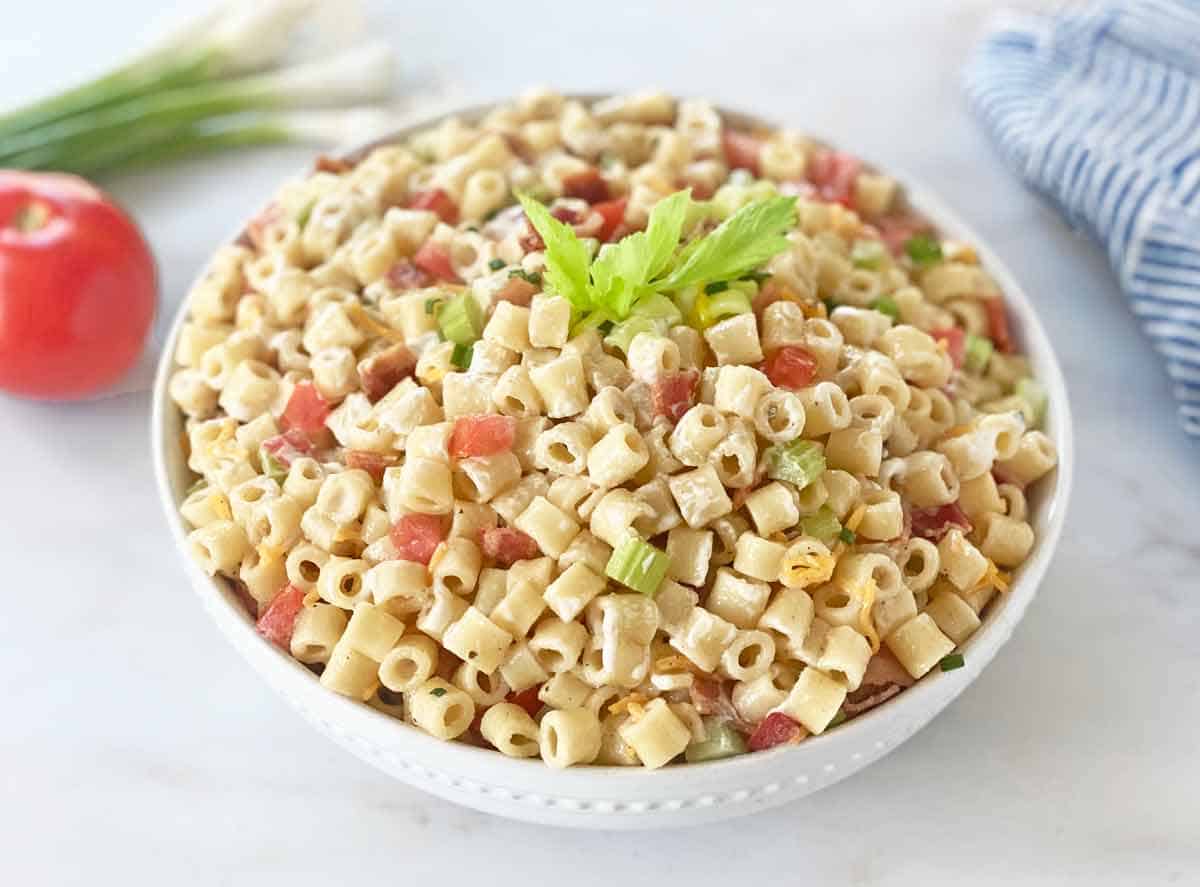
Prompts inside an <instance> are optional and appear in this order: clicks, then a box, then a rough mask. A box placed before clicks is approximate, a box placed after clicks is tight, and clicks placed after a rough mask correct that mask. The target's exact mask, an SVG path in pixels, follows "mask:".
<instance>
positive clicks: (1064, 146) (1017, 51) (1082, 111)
mask: <svg viewBox="0 0 1200 887" xmlns="http://www.w3.org/2000/svg"><path fill="white" fill-rule="evenodd" d="M966 88H967V94H968V96H969V98H970V102H971V105H972V107H973V108H974V109H975V111H976V112H977V113H978V115H979V116H980V117H981V118H982V120H983V121H984V124H985V125H986V127H987V129H988V130H989V131H990V133H991V134H992V136H993V137H994V138H995V140H996V141H997V143H998V144H999V146H1000V150H1001V152H1002V153H1003V155H1004V157H1005V159H1006V160H1007V161H1008V162H1009V163H1011V164H1012V165H1013V166H1014V167H1016V169H1017V170H1018V171H1019V172H1020V174H1021V176H1022V177H1023V178H1024V180H1025V181H1026V183H1027V184H1029V185H1030V186H1031V187H1033V188H1034V189H1036V190H1037V191H1039V192H1041V193H1042V194H1045V195H1046V196H1047V197H1049V198H1050V199H1051V200H1053V201H1054V202H1055V203H1056V204H1057V205H1058V207H1059V208H1060V209H1061V210H1062V212H1063V214H1064V215H1065V216H1066V218H1067V220H1068V221H1069V222H1070V223H1071V224H1072V225H1074V226H1075V227H1077V228H1081V229H1083V230H1085V231H1087V232H1088V233H1090V234H1091V235H1092V236H1094V237H1095V238H1097V239H1098V240H1099V241H1100V242H1101V243H1102V244H1103V245H1104V247H1105V248H1106V249H1107V251H1108V257H1109V260H1110V261H1111V263H1112V266H1113V269H1114V270H1115V271H1116V273H1117V276H1118V279H1119V281H1120V284H1121V288H1122V289H1123V290H1124V291H1125V293H1126V295H1127V296H1128V297H1129V301H1130V304H1131V307H1132V309H1133V312H1134V314H1135V315H1136V316H1137V317H1138V319H1139V321H1140V323H1141V326H1142V329H1143V330H1144V331H1145V332H1146V335H1147V336H1148V337H1149V338H1150V340H1151V342H1153V344H1154V347H1155V348H1156V349H1157V350H1158V352H1159V353H1160V354H1162V356H1163V357H1164V358H1165V359H1166V363H1167V372H1168V374H1169V375H1170V378H1171V381H1172V384H1173V392H1174V395H1175V397H1176V399H1177V400H1178V402H1179V414H1180V417H1181V418H1182V420H1183V425H1184V428H1185V430H1186V431H1187V432H1188V433H1189V434H1192V435H1196V436H1200V2H1177V0H1110V2H1109V0H1106V2H1092V3H1088V4H1086V5H1083V4H1078V5H1068V6H1063V7H1061V8H1060V9H1059V10H1058V11H1057V12H1056V13H1054V14H1051V15H1020V16H1016V15H1014V16H1006V17H1001V18H999V19H997V20H996V23H995V25H994V27H993V28H992V29H991V30H990V32H989V33H988V35H987V36H986V37H985V38H984V39H983V41H982V42H981V43H980V45H979V46H978V48H977V49H976V50H975V52H974V54H973V55H972V58H971V60H970V62H969V64H968V66H967V72H966Z"/></svg>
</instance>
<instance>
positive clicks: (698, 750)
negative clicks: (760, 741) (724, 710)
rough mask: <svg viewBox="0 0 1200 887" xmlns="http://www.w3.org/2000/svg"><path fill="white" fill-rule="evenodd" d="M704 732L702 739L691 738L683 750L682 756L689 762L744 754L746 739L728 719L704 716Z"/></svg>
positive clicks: (693, 762) (694, 762) (716, 759)
mask: <svg viewBox="0 0 1200 887" xmlns="http://www.w3.org/2000/svg"><path fill="white" fill-rule="evenodd" d="M704 734H705V735H704V738H703V739H701V740H692V742H691V744H690V745H688V747H687V748H686V749H685V750H684V752H683V758H684V760H686V761H687V762H688V763H689V764H699V763H701V762H702V761H719V760H721V759H722V758H732V757H734V756H736V755H744V754H745V753H746V751H747V749H746V740H745V739H743V738H742V734H741V733H739V732H738V731H737V730H736V729H735V728H734V726H733V724H731V723H730V722H729V721H726V720H722V719H721V718H704Z"/></svg>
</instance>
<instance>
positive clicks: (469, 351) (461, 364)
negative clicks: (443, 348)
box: [450, 344, 475, 370]
mask: <svg viewBox="0 0 1200 887" xmlns="http://www.w3.org/2000/svg"><path fill="white" fill-rule="evenodd" d="M474 353H475V349H474V348H472V347H471V346H470V345H459V344H456V345H455V346H454V350H453V351H452V352H450V362H451V363H452V364H454V365H455V366H456V367H458V368H459V369H460V370H465V369H467V368H468V367H470V366H471V357H472V356H473V355H474Z"/></svg>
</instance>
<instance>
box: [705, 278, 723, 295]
mask: <svg viewBox="0 0 1200 887" xmlns="http://www.w3.org/2000/svg"><path fill="white" fill-rule="evenodd" d="M727 289H729V283H728V282H727V281H724V280H718V281H715V282H714V283H710V284H708V285H707V286H705V287H704V294H705V295H707V296H715V295H716V294H717V293H723V292H725V290H727Z"/></svg>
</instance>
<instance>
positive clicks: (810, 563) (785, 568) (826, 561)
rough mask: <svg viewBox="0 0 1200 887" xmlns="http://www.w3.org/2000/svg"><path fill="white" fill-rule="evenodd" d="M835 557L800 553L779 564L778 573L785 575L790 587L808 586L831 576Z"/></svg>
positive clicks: (827, 579) (826, 579)
mask: <svg viewBox="0 0 1200 887" xmlns="http://www.w3.org/2000/svg"><path fill="white" fill-rule="evenodd" d="M836 565H837V558H835V557H834V556H833V555H830V554H807V553H806V554H800V555H797V556H796V557H793V558H787V559H786V560H784V562H783V563H782V564H781V565H780V571H779V572H780V575H782V576H787V577H788V582H786V583H785V584H786V585H788V587H790V588H808V587H809V586H810V585H818V584H820V583H822V582H828V581H829V580H830V578H832V576H833V568H834V567H835V566H836Z"/></svg>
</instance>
